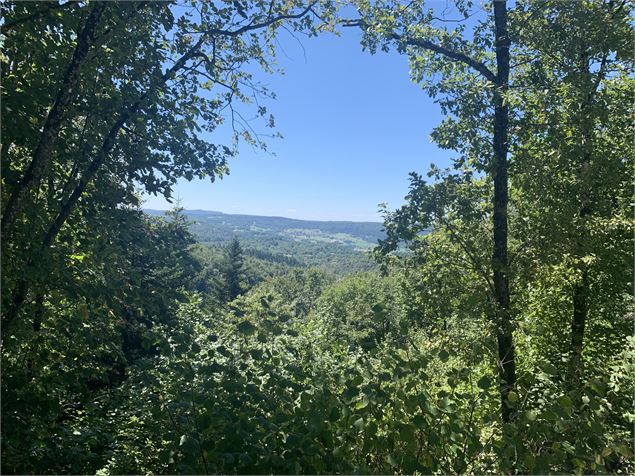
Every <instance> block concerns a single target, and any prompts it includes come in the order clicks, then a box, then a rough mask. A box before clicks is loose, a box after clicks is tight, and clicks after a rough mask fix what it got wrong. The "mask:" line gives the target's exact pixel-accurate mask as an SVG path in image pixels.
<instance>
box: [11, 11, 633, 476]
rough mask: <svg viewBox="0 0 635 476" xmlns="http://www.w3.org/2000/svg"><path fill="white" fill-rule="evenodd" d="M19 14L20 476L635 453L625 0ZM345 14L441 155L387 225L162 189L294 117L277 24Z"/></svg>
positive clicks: (581, 462) (481, 466) (492, 465)
mask: <svg viewBox="0 0 635 476" xmlns="http://www.w3.org/2000/svg"><path fill="white" fill-rule="evenodd" d="M0 11H1V18H2V20H1V22H2V23H1V26H0V28H1V45H2V52H1V56H0V61H1V75H2V77H1V79H2V83H1V94H2V97H1V99H2V101H1V104H0V106H1V111H0V112H1V115H2V121H1V145H0V154H1V166H2V190H1V198H2V229H1V245H2V246H1V253H2V256H1V258H2V259H1V266H2V296H1V305H2V308H1V314H2V320H1V331H2V332H1V339H2V341H1V348H2V356H1V359H2V360H1V365H2V367H1V370H2V373H1V402H0V404H1V418H2V428H1V437H2V438H1V461H0V464H1V468H0V472H1V473H2V474H99V475H109V474H405V473H410V474H414V473H416V474H551V473H567V474H571V473H575V474H633V473H634V472H635V462H634V456H633V437H634V431H633V424H634V422H635V410H634V407H633V396H634V392H635V360H634V359H635V338H634V337H633V330H634V319H633V311H634V309H633V303H634V302H633V274H634V264H633V233H634V226H633V225H634V219H633V216H634V209H633V183H634V179H635V174H634V169H633V154H634V150H633V132H634V131H633V112H634V111H633V100H632V99H633V83H634V80H633V78H634V76H633V69H632V65H633V43H632V41H633V36H632V15H633V6H632V4H630V3H629V2H627V1H620V0H576V1H563V0H554V1H551V0H517V1H514V2H507V1H505V0H496V1H489V2H488V1H485V2H481V3H475V2H472V1H470V0H455V1H452V2H450V1H449V2H425V1H423V0H414V1H411V2H400V1H393V0H385V1H367V0H359V1H351V2H345V3H344V4H342V3H340V2H331V1H330V0H315V1H310V2H301V1H297V2H290V1H286V0H267V1H264V0H239V1H235V0H222V1H206V0H200V1H194V2H187V3H183V2H172V1H165V2H137V1H128V2H98V1H88V2H74V1H61V2H3V3H1V4H0ZM344 29H354V30H355V31H356V32H358V33H359V35H360V38H361V45H360V49H359V54H360V55H361V54H374V53H376V52H382V51H383V52H390V53H391V54H399V55H404V56H405V57H406V58H407V59H408V62H409V64H410V76H411V79H412V81H413V82H415V83H417V84H418V85H420V86H421V94H427V95H428V96H429V97H431V98H433V99H434V100H435V101H436V102H437V104H438V105H439V106H440V108H441V110H442V112H443V115H444V119H443V120H442V122H441V123H439V124H438V126H437V127H436V128H435V130H434V131H433V133H432V135H431V139H432V140H433V141H434V142H435V143H436V144H437V145H438V146H439V147H440V148H442V149H446V150H447V151H449V152H451V154H452V166H451V167H450V168H449V169H447V170H445V169H441V168H439V167H436V166H432V167H431V169H430V171H429V173H428V175H427V176H423V175H421V174H418V173H414V172H413V173H412V174H411V176H410V186H409V189H408V190H404V191H403V194H404V195H405V198H404V202H403V205H402V206H400V207H399V208H397V209H388V208H385V209H384V222H383V223H382V224H369V223H359V224H353V223H338V222H319V223H314V222H303V221H295V220H289V219H281V218H255V217H249V216H231V215H223V214H215V213H210V212H204V213H203V212H185V211H184V210H182V209H180V208H178V207H175V208H174V209H173V210H171V211H170V212H166V213H144V211H143V210H142V209H141V202H142V199H141V197H142V196H147V195H152V194H154V195H159V196H163V197H165V198H167V199H171V198H172V196H173V195H176V187H177V186H178V183H180V182H181V183H182V182H183V181H185V180H187V181H191V180H195V179H196V180H198V179H204V180H211V181H212V182H213V181H215V180H217V179H220V178H222V177H223V176H224V175H225V174H226V173H227V171H228V169H229V167H230V166H231V165H232V159H234V158H235V156H236V155H237V154H238V152H239V150H240V147H241V144H242V145H245V144H246V145H248V146H252V147H255V148H259V147H260V148H262V149H265V148H266V147H267V144H264V143H263V142H262V138H263V137H265V136H267V135H274V136H277V135H276V134H277V132H278V131H277V129H276V123H275V120H274V118H273V116H272V115H271V112H270V111H268V110H267V108H266V107H265V106H264V105H262V104H261V103H260V102H259V99H261V98H263V97H268V98H270V99H272V98H273V96H274V92H272V91H269V90H268V89H267V88H266V87H265V86H263V85H262V83H261V82H260V81H259V80H258V78H259V76H258V75H259V74H261V73H263V74H264V73H268V74H279V70H278V67H277V64H276V54H279V49H278V46H279V43H278V35H280V34H281V32H287V33H292V34H294V35H296V37H297V38H299V39H301V38H306V37H312V36H317V35H332V34H333V32H335V33H337V32H340V31H342V30H344ZM349 31H350V30H349ZM298 41H300V40H298ZM346 74H356V71H347V72H346ZM403 74H404V75H408V71H404V72H403ZM359 81H360V82H361V81H364V78H363V77H362V78H359ZM303 87H304V88H305V89H306V91H307V92H306V93H307V94H310V93H311V87H312V85H310V84H306V85H303ZM369 102H370V103H372V102H373V98H369ZM272 104H274V105H275V102H272ZM246 111H247V112H246ZM273 112H275V111H273ZM306 114H307V115H310V114H311V111H306ZM333 114H337V111H333ZM421 114H422V115H423V114H426V111H421ZM254 116H255V119H253V120H251V119H250V120H249V121H246V120H245V119H244V118H245V117H249V118H251V117H254ZM305 119H306V118H302V117H300V118H297V121H299V122H302V121H303V120H305ZM307 127H309V126H307ZM223 128H225V129H223ZM227 129H231V131H232V134H231V137H229V138H227V137H226V134H224V133H223V131H225V132H226V130H227ZM269 129H271V131H269ZM263 130H264V131H269V132H270V133H271V134H260V133H259V132H256V131H263ZM282 140H284V139H282ZM422 140H425V138H422ZM307 147H316V144H307ZM390 166H391V160H390V157H387V158H386V161H385V165H384V167H387V168H388V167H390ZM336 172H337V171H334V173H336ZM212 186H213V185H212ZM272 193H273V192H272ZM325 193H328V189H326V190H325ZM373 206H374V204H373ZM382 229H383V230H385V231H383V232H382ZM377 240H379V241H378V242H377ZM365 250H367V251H368V252H369V253H368V254H366V251H365ZM371 257H372V260H371ZM365 260H367V261H365Z"/></svg>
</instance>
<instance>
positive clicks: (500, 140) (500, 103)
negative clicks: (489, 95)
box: [491, 0, 516, 423]
mask: <svg viewBox="0 0 635 476" xmlns="http://www.w3.org/2000/svg"><path fill="white" fill-rule="evenodd" d="M494 36H495V47H496V66H497V74H496V90H495V92H494V137H493V145H494V160H493V164H492V169H491V174H492V177H493V180H494V204H493V205H494V213H493V222H494V223H493V225H494V234H493V241H494V250H493V253H492V272H493V282H494V294H495V296H494V297H495V299H496V304H497V310H496V319H495V322H496V324H497V336H496V337H497V343H498V366H499V375H500V378H501V383H500V398H501V417H502V421H503V422H504V423H507V422H510V421H511V420H512V419H513V411H512V408H511V407H510V405H509V393H510V392H511V391H512V389H513V388H514V386H515V384H516V358H515V351H514V338H513V326H512V317H511V310H510V292H509V276H508V272H509V259H508V254H507V241H508V230H507V204H508V202H509V191H508V175H507V153H508V150H509V143H508V128H509V108H508V106H507V105H506V104H505V102H504V94H505V93H506V92H507V90H508V87H509V46H510V41H509V36H508V31H507V3H506V1H504V0H502V1H501V0H496V1H494Z"/></svg>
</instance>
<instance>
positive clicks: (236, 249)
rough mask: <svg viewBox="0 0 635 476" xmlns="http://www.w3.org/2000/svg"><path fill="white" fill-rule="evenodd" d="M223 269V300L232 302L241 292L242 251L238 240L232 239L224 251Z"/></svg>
mask: <svg viewBox="0 0 635 476" xmlns="http://www.w3.org/2000/svg"><path fill="white" fill-rule="evenodd" d="M225 259H226V261H225V269H224V270H223V276H224V281H225V289H224V298H225V301H227V302H228V301H232V300H233V299H235V298H236V297H237V296H239V295H240V294H241V293H242V292H243V287H242V278H243V275H244V270H243V262H244V258H243V249H242V247H241V246H240V241H238V238H234V239H233V240H232V242H231V243H230V244H229V245H228V246H227V249H226V258H225Z"/></svg>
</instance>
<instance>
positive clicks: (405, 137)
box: [143, 29, 450, 221]
mask: <svg viewBox="0 0 635 476" xmlns="http://www.w3.org/2000/svg"><path fill="white" fill-rule="evenodd" d="M359 39H360V34H359V32H358V30H357V29H346V30H345V31H344V32H343V33H342V35H341V36H339V37H338V36H335V35H333V34H326V35H321V36H318V37H316V38H305V37H303V38H299V39H295V38H293V37H292V36H291V35H290V34H288V33H286V32H285V33H284V34H283V35H282V36H281V38H280V40H279V47H280V48H279V56H278V63H279V65H280V66H281V67H282V68H283V69H284V72H285V74H284V75H269V74H265V73H259V74H256V79H257V80H259V81H260V82H262V83H264V84H266V85H267V86H268V87H269V88H270V89H271V90H273V91H275V93H276V96H277V97H276V99H275V100H274V101H271V102H269V103H267V106H268V109H269V110H270V112H271V113H272V114H273V115H274V116H275V119H276V128H277V130H278V131H279V132H280V133H281V134H282V135H283V138H282V139H270V140H267V143H268V148H269V151H270V152H272V153H273V154H275V155H272V154H271V153H267V152H263V151H261V150H259V149H254V148H252V147H251V146H249V145H247V144H242V145H241V146H240V148H239V150H240V153H239V154H238V156H236V157H235V158H234V159H232V160H231V161H230V162H229V168H230V174H229V175H227V176H225V177H224V178H223V179H222V180H217V181H216V182H214V183H210V182H209V181H208V180H205V181H198V180H195V181H192V182H187V181H185V180H183V181H180V182H179V183H178V185H177V187H176V189H175V193H174V197H178V198H179V199H180V201H181V206H183V207H184V208H186V209H201V210H214V211H220V212H224V213H240V214H250V215H265V216H284V217H290V218H299V219H308V220H351V221H381V220H382V219H381V215H380V214H379V212H378V205H379V204H380V203H384V202H385V203H387V204H388V206H389V208H390V209H394V208H396V207H398V206H399V205H401V204H402V203H403V201H404V200H403V197H404V196H405V195H406V194H407V192H408V183H409V181H408V173H409V172H411V171H417V172H420V173H425V172H427V170H428V168H429V166H430V164H431V163H434V164H436V165H438V166H441V167H445V166H447V165H448V164H449V157H450V155H449V152H447V151H443V150H440V149H438V148H437V147H436V146H435V145H434V144H432V143H431V141H430V139H429V136H430V133H431V132H432V129H433V128H434V127H435V126H436V125H438V124H439V123H440V122H441V120H442V115H441V112H440V109H439V107H438V106H437V105H436V104H434V103H433V101H432V100H431V99H430V98H428V97H427V96H426V94H425V92H424V91H423V90H421V88H420V87H419V86H418V85H416V84H413V83H412V82H411V81H410V77H409V68H408V61H407V59H406V57H405V56H402V55H399V54H398V53H396V52H390V53H382V52H378V53H376V54H375V55H371V54H370V53H368V52H365V51H363V50H362V48H361V46H360V43H359ZM254 127H256V129H257V130H258V131H262V132H267V131H268V130H267V129H266V128H264V126H263V125H259V124H258V123H254ZM212 139H214V138H213V137H212ZM146 199H147V201H146V202H145V203H144V205H143V206H144V208H154V209H167V208H170V207H171V206H172V205H170V204H169V203H167V202H166V201H165V200H164V199H163V198H160V197H152V196H150V197H146Z"/></svg>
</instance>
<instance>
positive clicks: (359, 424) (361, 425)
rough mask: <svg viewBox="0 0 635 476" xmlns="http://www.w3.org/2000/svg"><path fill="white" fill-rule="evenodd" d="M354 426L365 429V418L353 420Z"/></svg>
mask: <svg viewBox="0 0 635 476" xmlns="http://www.w3.org/2000/svg"><path fill="white" fill-rule="evenodd" d="M353 426H354V427H355V428H357V429H358V430H363V429H364V419H363V418H361V417H360V418H358V419H357V420H355V421H354V422H353Z"/></svg>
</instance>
